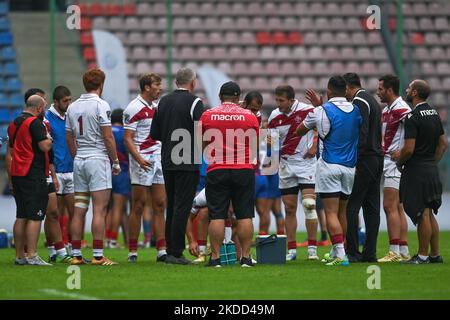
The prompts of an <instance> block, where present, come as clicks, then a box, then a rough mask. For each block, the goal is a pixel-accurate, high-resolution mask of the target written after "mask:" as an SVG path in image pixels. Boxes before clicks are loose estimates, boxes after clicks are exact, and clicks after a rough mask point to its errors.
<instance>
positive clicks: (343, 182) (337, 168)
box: [315, 158, 355, 195]
mask: <svg viewBox="0 0 450 320" xmlns="http://www.w3.org/2000/svg"><path fill="white" fill-rule="evenodd" d="M316 176H317V181H316V189H315V191H316V193H335V192H342V193H343V194H345V195H350V194H351V193H352V189H353V181H354V180H355V168H349V167H346V166H341V165H339V164H334V163H327V162H325V161H324V160H322V158H320V159H319V160H318V161H317V171H316Z"/></svg>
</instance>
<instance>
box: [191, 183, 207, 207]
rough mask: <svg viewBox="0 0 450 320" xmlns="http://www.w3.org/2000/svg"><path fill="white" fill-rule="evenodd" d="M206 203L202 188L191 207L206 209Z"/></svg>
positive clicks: (204, 190) (204, 192)
mask: <svg viewBox="0 0 450 320" xmlns="http://www.w3.org/2000/svg"><path fill="white" fill-rule="evenodd" d="M207 205H208V202H206V189H205V188H203V189H202V191H200V192H199V193H198V194H197V195H196V196H195V198H194V202H193V204H192V206H193V207H200V208H203V207H206V206H207Z"/></svg>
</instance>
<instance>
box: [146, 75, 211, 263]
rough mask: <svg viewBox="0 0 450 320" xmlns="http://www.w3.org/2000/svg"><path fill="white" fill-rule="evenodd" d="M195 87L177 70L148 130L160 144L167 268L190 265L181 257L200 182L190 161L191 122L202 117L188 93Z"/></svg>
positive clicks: (190, 78)
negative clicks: (174, 82)
mask: <svg viewBox="0 0 450 320" xmlns="http://www.w3.org/2000/svg"><path fill="white" fill-rule="evenodd" d="M195 84H196V74H195V72H194V71H192V70H191V69H189V68H181V69H180V70H178V72H177V75H176V85H177V87H178V88H177V89H176V90H175V91H174V92H172V93H170V94H168V95H166V96H164V97H162V98H161V100H160V102H159V105H158V109H157V111H156V113H155V116H154V118H153V122H152V127H151V129H150V136H151V137H152V139H153V140H159V141H161V143H162V146H161V161H162V169H163V175H164V181H165V188H166V194H167V211H166V241H167V258H166V260H165V262H166V263H171V264H189V263H190V261H189V260H187V259H186V258H185V257H184V256H183V251H184V249H185V242H184V241H185V239H184V238H185V233H186V225H187V220H188V217H189V213H190V211H191V207H192V201H193V199H194V197H195V191H196V188H197V184H198V181H199V179H200V164H196V163H195V161H194V159H195V157H194V154H195V153H196V149H195V148H196V143H195V141H194V129H196V128H195V123H194V122H196V121H199V120H200V117H201V115H202V113H203V103H202V101H201V100H200V98H198V97H196V96H194V95H193V94H192V93H191V92H192V91H193V90H194V88H195ZM183 133H185V135H184V136H186V135H188V137H189V139H190V140H191V141H190V142H186V141H183V139H184V138H183V137H180V135H183ZM183 142H184V144H186V143H188V145H189V144H190V148H189V149H190V150H187V149H180V146H179V144H180V143H183ZM177 145H178V146H177ZM179 149H180V150H179ZM177 150H179V151H177ZM200 159H201V158H200Z"/></svg>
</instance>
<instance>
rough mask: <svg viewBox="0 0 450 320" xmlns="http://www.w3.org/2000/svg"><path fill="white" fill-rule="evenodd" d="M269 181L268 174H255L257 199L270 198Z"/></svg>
mask: <svg viewBox="0 0 450 320" xmlns="http://www.w3.org/2000/svg"><path fill="white" fill-rule="evenodd" d="M268 191H269V183H268V181H267V176H255V197H256V199H261V198H264V199H267V198H269V193H268Z"/></svg>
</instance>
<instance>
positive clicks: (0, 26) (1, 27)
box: [0, 17, 11, 31]
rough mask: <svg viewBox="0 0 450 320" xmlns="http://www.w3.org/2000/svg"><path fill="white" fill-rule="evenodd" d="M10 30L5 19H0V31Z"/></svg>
mask: <svg viewBox="0 0 450 320" xmlns="http://www.w3.org/2000/svg"><path fill="white" fill-rule="evenodd" d="M10 29H11V24H10V23H9V19H8V18H7V17H0V31H8V30H10Z"/></svg>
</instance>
